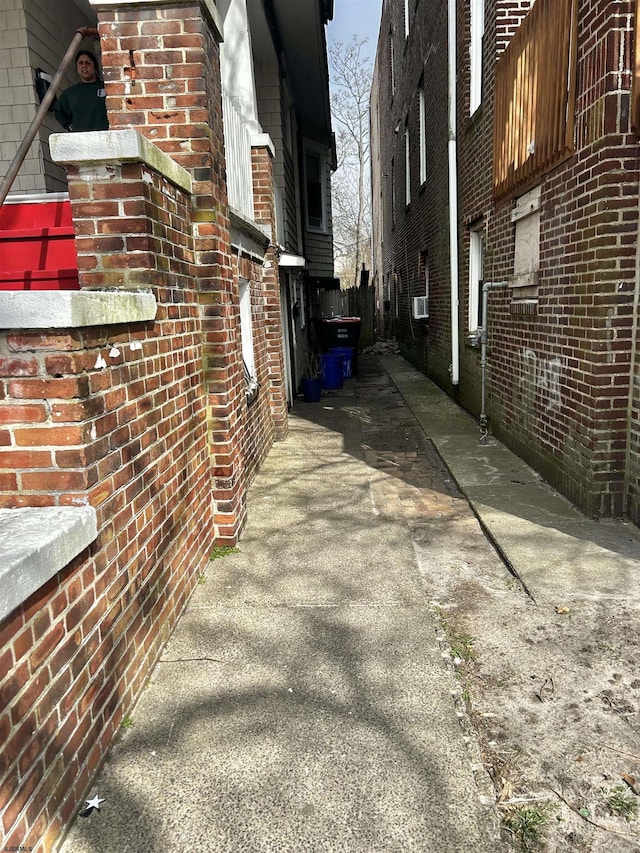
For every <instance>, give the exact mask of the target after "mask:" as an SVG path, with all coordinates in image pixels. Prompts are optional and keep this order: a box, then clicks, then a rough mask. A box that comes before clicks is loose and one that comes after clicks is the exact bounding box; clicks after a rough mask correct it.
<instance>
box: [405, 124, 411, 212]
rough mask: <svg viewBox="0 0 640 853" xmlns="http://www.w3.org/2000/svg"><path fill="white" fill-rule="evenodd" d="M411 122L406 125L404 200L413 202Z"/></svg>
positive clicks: (408, 202) (409, 202)
mask: <svg viewBox="0 0 640 853" xmlns="http://www.w3.org/2000/svg"><path fill="white" fill-rule="evenodd" d="M409 142H410V140H409V124H408V120H407V122H405V125H404V182H405V183H404V201H405V204H411V152H410V150H409Z"/></svg>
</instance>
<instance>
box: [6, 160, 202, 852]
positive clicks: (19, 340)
mask: <svg viewBox="0 0 640 853" xmlns="http://www.w3.org/2000/svg"><path fill="white" fill-rule="evenodd" d="M80 173H81V170H79V169H71V170H70V189H71V194H72V197H73V198H74V212H75V214H76V216H77V223H78V228H79V233H80V234H82V235H83V236H81V237H79V239H78V247H79V249H80V251H81V253H82V254H81V261H82V267H83V270H84V271H85V272H86V274H87V276H90V277H91V280H94V281H95V280H104V282H110V281H112V280H113V277H117V276H118V275H121V274H124V273H125V272H126V273H129V272H131V271H133V272H134V273H135V269H133V270H132V266H131V259H132V258H135V259H136V260H137V261H139V262H140V263H142V262H144V263H146V264H147V266H148V267H150V268H151V269H154V270H155V273H154V281H155V286H154V293H155V295H156V299H157V302H158V313H157V318H156V320H155V322H149V323H140V324H135V325H131V326H126V325H119V326H109V327H92V328H87V327H85V328H82V329H76V330H70V331H67V332H64V331H60V332H59V333H57V334H53V333H47V332H32V333H29V332H26V331H23V332H19V333H12V332H9V333H6V332H5V333H3V334H2V336H1V337H0V352H1V356H0V373H1V375H2V379H1V380H0V419H1V423H2V426H1V427H0V470H1V471H3V475H2V480H1V482H2V486H1V489H2V491H1V493H0V504H1V505H2V506H5V507H12V506H25V505H26V506H44V505H50V504H59V505H78V504H85V503H89V504H90V505H92V506H93V507H95V508H96V510H97V513H98V530H99V535H98V538H97V539H96V541H95V542H94V544H93V545H92V546H91V547H90V548H89V549H88V550H87V551H86V552H85V553H83V554H81V555H79V557H78V558H77V559H76V560H75V561H74V562H73V563H72V564H71V565H69V566H67V567H66V569H65V570H64V571H62V572H60V573H59V574H58V575H56V576H55V577H54V578H53V579H52V580H51V581H50V582H49V583H48V584H46V585H45V586H44V587H43V588H42V589H40V590H39V591H38V592H37V593H35V594H34V595H33V596H32V597H31V598H30V599H29V600H28V601H26V602H25V603H24V604H23V605H22V606H21V607H19V608H18V609H17V610H15V611H14V612H13V613H12V614H10V615H9V616H8V618H7V619H6V620H5V622H4V623H2V624H0V649H2V652H1V654H2V664H1V666H0V671H1V672H2V674H3V676H4V677H3V678H2V681H1V683H0V708H1V709H2V710H1V711H0V733H1V734H2V737H1V738H0V744H2V746H0V777H1V779H2V782H1V784H0V791H1V792H2V793H1V794H0V798H1V799H0V813H1V821H2V831H3V833H4V839H5V843H6V844H8V845H12V844H15V845H18V844H22V845H28V846H33V847H34V849H36V850H49V849H51V847H52V845H53V842H54V839H55V838H56V837H57V836H58V834H59V833H60V832H61V830H62V829H63V828H64V826H65V825H66V824H67V823H68V821H69V820H70V818H71V817H72V815H73V814H74V811H75V810H76V809H77V807H78V803H79V802H80V801H81V799H82V797H83V796H84V794H85V791H86V789H87V787H88V785H89V783H90V781H91V779H92V777H93V775H94V773H95V772H96V770H97V769H98V767H99V765H100V763H101V762H102V760H103V759H104V757H105V755H106V752H107V749H108V746H109V743H110V741H111V740H112V738H113V736H114V734H115V733H116V732H117V730H118V726H119V724H120V722H121V720H122V717H123V715H124V713H126V712H127V710H128V709H129V708H130V707H131V705H132V704H133V702H134V701H135V699H136V698H137V696H138V694H139V692H140V690H141V688H142V685H143V683H144V680H145V678H146V675H147V674H148V672H149V670H150V668H151V667H152V666H153V664H154V662H155V660H156V658H157V656H158V654H159V651H160V649H161V647H162V645H163V644H164V642H165V641H166V640H167V638H168V636H169V634H170V631H171V629H172V627H173V625H174V624H175V621H176V619H177V617H178V616H179V614H180V612H181V611H182V609H183V607H184V605H185V603H186V601H187V600H188V597H189V595H190V593H191V591H192V590H193V588H194V585H195V584H196V583H197V579H198V576H199V574H200V573H201V572H202V570H203V568H204V566H205V564H206V561H207V559H208V554H209V551H210V548H211V546H212V543H213V540H214V535H215V527H214V523H213V508H212V501H211V492H210V483H211V457H210V453H209V447H208V436H207V395H206V388H205V377H204V372H203V367H202V364H203V360H202V343H201V342H202V323H201V320H200V312H199V305H198V299H197V293H196V291H195V287H194V283H193V278H192V276H191V275H189V274H188V273H189V272H190V271H191V258H192V248H191V245H190V243H189V241H188V240H186V241H185V239H184V235H185V233H187V234H188V230H189V229H188V219H189V210H190V206H189V199H188V196H186V195H185V194H184V193H183V192H181V191H179V190H177V188H176V187H174V186H173V185H171V184H170V183H168V182H167V181H166V180H163V179H162V178H161V177H160V176H159V175H157V174H155V173H153V172H151V171H149V170H148V169H146V168H144V167H142V166H140V165H134V164H128V165H126V166H123V167H121V169H118V168H116V167H113V169H112V171H110V172H109V174H110V177H109V178H107V177H106V175H105V177H104V180H103V181H98V180H95V178H94V180H93V181H91V183H88V182H86V181H85V180H83V178H82V175H81V174H80ZM107 188H108V189H109V192H108V193H107ZM106 194H109V195H110V196H111V195H116V196H117V197H119V198H120V199H122V200H121V201H119V202H114V203H115V205H116V208H117V209H119V210H120V212H121V213H122V215H121V216H120V217H116V216H109V213H112V214H115V212H116V211H115V210H114V211H111V210H110V209H109V208H108V207H104V208H103V207H101V206H100V205H102V204H105V205H106V204H107V202H103V199H104V196H105V195H106ZM80 199H82V200H81V201H80ZM109 203H111V202H109ZM169 225H171V227H169ZM91 230H93V231H94V232H97V233H93V234H91V235H90V234H89V233H88V232H89V231H91ZM125 235H126V236H125ZM159 235H162V238H161V239H160V237H159ZM154 240H155V241H157V243H156V244H155V245H154ZM127 241H130V242H128V243H127ZM164 267H166V268H164ZM99 358H101V359H102V360H103V362H104V366H102V367H101V366H100V364H102V361H100V362H99V361H98V359H99Z"/></svg>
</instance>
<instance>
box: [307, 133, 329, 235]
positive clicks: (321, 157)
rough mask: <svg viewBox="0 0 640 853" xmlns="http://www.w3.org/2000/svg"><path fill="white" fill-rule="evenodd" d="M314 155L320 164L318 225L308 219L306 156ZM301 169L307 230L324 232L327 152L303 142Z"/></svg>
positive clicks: (325, 221) (325, 224)
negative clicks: (319, 218)
mask: <svg viewBox="0 0 640 853" xmlns="http://www.w3.org/2000/svg"><path fill="white" fill-rule="evenodd" d="M308 156H314V157H317V158H318V162H319V165H320V204H321V208H322V216H321V221H320V224H319V225H316V224H315V223H313V224H312V223H311V221H310V219H309V179H308V174H307V157H308ZM302 165H303V169H304V217H305V224H306V227H307V230H308V231H316V232H319V233H322V234H325V233H326V231H327V152H326V150H325V149H324V148H323V147H322V146H320V145H313V144H312V143H309V142H305V144H304V149H303V164H302Z"/></svg>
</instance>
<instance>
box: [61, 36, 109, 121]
mask: <svg viewBox="0 0 640 853" xmlns="http://www.w3.org/2000/svg"><path fill="white" fill-rule="evenodd" d="M76 71H77V72H78V77H79V78H80V82H79V83H76V84H75V85H74V86H69V88H68V89H65V90H64V92H63V93H62V95H60V97H59V98H58V100H57V101H56V103H55V106H54V108H53V114H54V115H55V117H56V119H57V120H58V121H59V122H60V124H61V125H62V126H63V127H64V128H65V130H73V131H76V132H78V131H86V130H109V122H108V121H107V106H106V102H105V94H106V93H105V91H104V82H103V81H102V80H101V79H100V78H99V77H98V60H97V59H96V58H95V56H94V55H93V54H92V53H91V51H90V50H80V51H78V53H77V54H76Z"/></svg>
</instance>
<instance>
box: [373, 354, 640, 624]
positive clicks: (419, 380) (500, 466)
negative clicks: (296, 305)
mask: <svg viewBox="0 0 640 853" xmlns="http://www.w3.org/2000/svg"><path fill="white" fill-rule="evenodd" d="M381 362H382V365H383V366H384V368H385V370H386V371H387V373H388V374H389V376H390V377H391V379H392V381H393V382H394V384H395V385H396V387H397V389H398V391H399V392H400V394H401V395H402V398H403V400H404V402H405V403H406V404H407V406H408V407H409V408H410V409H411V412H412V413H413V415H414V416H415V418H416V419H417V421H418V423H419V424H420V426H421V427H422V429H423V430H424V432H425V433H426V434H427V435H428V436H429V438H430V439H431V441H432V442H433V444H434V446H435V448H436V449H437V451H438V453H439V454H440V456H441V457H442V459H443V460H444V461H445V463H446V465H447V467H448V468H449V470H450V471H451V473H452V474H453V476H454V478H455V480H456V482H457V483H458V485H459V486H460V488H461V489H462V491H463V493H464V494H465V496H466V498H467V499H468V501H469V503H470V504H471V506H472V507H473V509H474V512H475V513H476V515H477V517H478V519H479V520H480V523H481V524H482V526H483V528H484V529H485V531H486V532H487V533H488V535H489V536H490V537H491V539H492V540H493V542H494V543H495V545H496V547H497V548H498V550H499V551H500V552H501V553H502V554H503V555H504V557H505V559H506V560H507V562H508V563H509V564H510V566H511V568H512V570H513V571H514V573H515V574H516V575H517V576H518V577H519V578H520V579H521V581H522V582H523V584H524V586H525V588H526V589H527V591H528V592H529V593H530V594H531V596H532V597H533V598H534V600H535V601H536V602H537V603H538V604H554V603H558V602H563V603H564V604H569V603H571V601H573V600H575V599H580V600H585V599H592V600H598V601H606V600H611V601H614V600H616V599H617V600H620V601H624V602H625V604H626V605H627V606H631V607H634V608H640V582H639V580H640V535H639V531H638V529H637V528H636V527H635V526H634V525H633V524H630V523H621V522H604V523H602V522H600V523H599V522H596V521H592V520H591V519H589V518H586V517H585V516H584V515H582V513H580V512H578V510H577V509H576V508H575V507H574V506H572V505H571V504H570V503H569V502H568V501H567V500H566V499H565V498H563V497H562V496H561V495H559V494H557V493H556V492H555V491H554V490H553V489H552V488H551V487H550V486H549V485H548V484H547V483H546V482H545V481H544V480H542V479H541V477H540V476H539V475H538V474H537V473H536V472H535V471H534V470H533V469H532V468H530V467H529V466H528V465H526V464H525V463H524V462H523V461H522V460H521V459H520V458H519V457H518V456H516V455H515V454H514V453H511V451H509V450H507V448H506V447H505V446H504V445H503V444H501V443H500V442H499V441H497V440H496V439H494V438H492V437H488V439H487V440H486V441H485V442H484V443H481V442H480V440H479V438H480V431H479V427H478V423H477V421H475V420H474V419H473V418H472V417H471V416H470V415H469V414H468V413H467V412H465V411H464V410H463V409H461V408H460V407H459V406H457V405H456V403H454V402H453V401H452V400H451V399H450V398H449V397H448V396H447V395H446V394H445V393H444V392H443V391H441V390H440V388H438V387H437V386H436V385H435V384H434V383H433V382H430V381H429V380H428V379H427V378H426V377H425V376H423V375H422V374H421V373H419V372H418V371H417V370H415V369H414V368H413V367H412V366H411V365H410V364H408V363H407V362H406V361H405V360H404V359H403V358H401V357H400V356H387V357H383V358H382V359H381Z"/></svg>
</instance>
